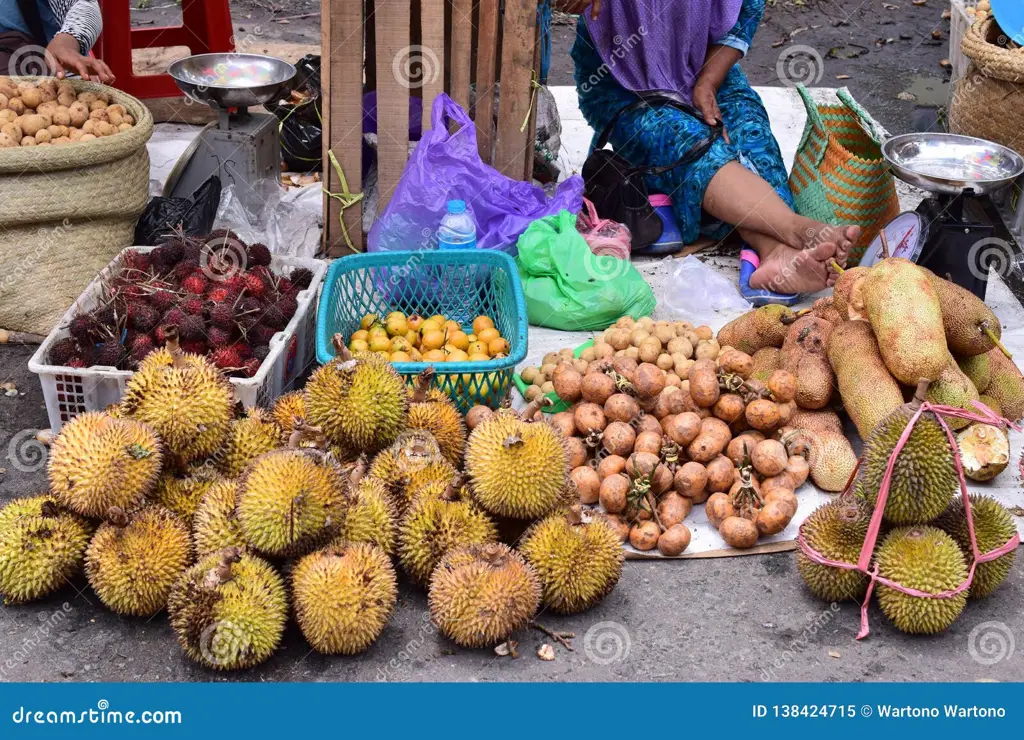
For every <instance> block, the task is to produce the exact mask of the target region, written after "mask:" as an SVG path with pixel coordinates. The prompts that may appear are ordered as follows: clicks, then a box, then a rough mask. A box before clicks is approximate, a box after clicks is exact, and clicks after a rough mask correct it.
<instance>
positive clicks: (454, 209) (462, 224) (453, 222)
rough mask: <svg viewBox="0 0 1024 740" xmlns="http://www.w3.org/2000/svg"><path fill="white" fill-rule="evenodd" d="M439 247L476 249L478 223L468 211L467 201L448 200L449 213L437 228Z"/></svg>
mask: <svg viewBox="0 0 1024 740" xmlns="http://www.w3.org/2000/svg"><path fill="white" fill-rule="evenodd" d="M437 248H438V249H476V224H475V223H473V217H472V216H470V215H469V214H468V213H467V212H466V201H464V200H450V201H448V213H446V214H445V215H444V218H442V219H441V227H440V228H439V229H438V230H437Z"/></svg>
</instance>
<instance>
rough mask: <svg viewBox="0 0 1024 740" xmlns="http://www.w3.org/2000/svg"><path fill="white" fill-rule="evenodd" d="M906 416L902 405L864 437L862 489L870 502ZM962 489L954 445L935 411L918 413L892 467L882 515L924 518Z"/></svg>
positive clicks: (907, 520) (893, 519)
mask: <svg viewBox="0 0 1024 740" xmlns="http://www.w3.org/2000/svg"><path fill="white" fill-rule="evenodd" d="M909 421H910V419H909V417H908V416H907V413H906V411H905V410H904V409H899V410H897V411H894V412H893V413H892V414H890V415H889V416H887V417H886V418H885V419H884V420H883V421H882V422H881V423H880V424H879V425H878V426H877V427H875V430H874V431H873V432H872V433H871V436H869V437H868V439H867V441H866V442H865V443H864V454H863V460H864V463H863V465H862V470H863V482H864V494H865V497H866V499H867V500H868V501H869V502H870V503H871V505H872V506H874V505H875V502H876V501H877V499H878V490H879V487H880V486H881V483H882V478H883V477H884V475H885V469H886V466H887V465H888V464H889V456H890V455H891V454H892V451H893V449H895V447H896V443H897V442H898V441H899V438H900V435H902V434H903V430H904V429H906V427H907V423H908V422H909ZM959 490H960V480H959V478H958V477H957V474H956V463H955V462H954V460H953V450H952V448H951V447H950V445H949V440H948V439H947V437H946V433H945V431H943V429H942V427H941V426H940V425H939V422H938V421H937V420H936V419H935V416H934V414H931V413H926V414H922V415H921V418H920V419H918V421H917V424H915V425H914V430H913V432H911V434H910V438H909V439H908V440H907V444H906V445H905V446H904V447H903V450H902V451H901V452H900V455H899V457H898V458H897V460H896V465H895V467H894V468H893V474H892V484H891V486H890V487H889V498H888V500H887V501H886V503H885V514H884V517H885V521H887V522H888V523H890V524H896V525H904V524H925V523H927V522H930V521H932V520H934V519H935V518H936V517H937V516H939V514H941V513H942V512H943V511H945V509H946V507H947V506H948V505H949V502H950V501H951V500H952V499H953V496H954V495H955V494H956V492H957V491H959Z"/></svg>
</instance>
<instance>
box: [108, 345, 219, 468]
mask: <svg viewBox="0 0 1024 740" xmlns="http://www.w3.org/2000/svg"><path fill="white" fill-rule="evenodd" d="M182 361H183V362H184V363H185V366H184V367H182V368H176V367H174V358H173V357H172V356H171V353H170V352H168V351H167V350H166V349H160V350H157V351H155V352H151V353H150V354H149V355H147V356H146V358H145V359H144V360H143V361H142V363H141V364H140V365H139V369H138V371H136V373H135V374H134V375H133V376H132V377H131V379H130V380H129V381H128V384H127V386H126V387H125V391H124V395H123V396H122V398H121V410H122V413H124V415H125V416H126V417H128V418H131V419H137V420H138V421H141V422H143V423H144V424H148V425H149V426H151V427H152V428H153V430H154V431H155V432H156V433H157V434H158V435H159V436H160V439H161V440H162V441H163V443H164V445H165V446H166V448H167V449H166V451H167V453H168V454H170V455H173V456H174V457H175V459H176V461H177V462H179V463H181V464H187V463H189V462H191V461H193V460H198V459H199V458H202V457H207V456H209V455H212V454H213V453H214V452H216V451H217V449H218V448H219V447H220V446H221V444H223V442H224V439H225V438H226V437H227V433H228V428H229V425H230V423H231V419H232V417H233V415H234V405H235V393H234V390H233V389H232V387H231V384H230V383H229V382H228V379H227V378H226V377H225V376H224V375H223V374H222V373H221V372H220V371H219V370H218V369H217V368H216V367H214V366H213V365H211V364H210V363H208V362H207V361H206V360H205V359H204V358H202V357H199V356H198V355H184V356H183V360H182Z"/></svg>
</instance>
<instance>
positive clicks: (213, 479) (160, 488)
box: [152, 472, 221, 523]
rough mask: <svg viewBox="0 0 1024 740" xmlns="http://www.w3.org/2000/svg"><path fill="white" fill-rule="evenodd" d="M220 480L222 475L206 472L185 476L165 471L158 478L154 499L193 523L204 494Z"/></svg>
mask: <svg viewBox="0 0 1024 740" xmlns="http://www.w3.org/2000/svg"><path fill="white" fill-rule="evenodd" d="M220 480H221V478H220V476H218V475H210V474H209V473H205V472H204V473H198V474H197V475H190V476H187V477H184V478H183V477H179V476H176V475H174V473H165V474H164V475H161V476H160V478H159V479H158V480H157V484H156V488H154V489H153V496H152V499H153V502H154V503H157V504H160V505H161V506H164V507H166V508H168V509H170V510H171V511H172V512H174V513H175V514H177V515H178V516H179V517H181V519H182V521H184V522H186V523H191V522H192V518H193V517H194V516H195V513H196V510H197V509H198V508H199V503H200V502H201V501H202V500H203V496H205V495H206V493H207V492H208V491H209V490H210V488H212V487H213V485H214V484H215V483H217V482H218V481H220Z"/></svg>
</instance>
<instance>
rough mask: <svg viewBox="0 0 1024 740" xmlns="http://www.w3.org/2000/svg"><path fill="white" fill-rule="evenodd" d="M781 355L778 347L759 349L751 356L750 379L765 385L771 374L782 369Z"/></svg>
mask: <svg viewBox="0 0 1024 740" xmlns="http://www.w3.org/2000/svg"><path fill="white" fill-rule="evenodd" d="M781 355H782V350H781V349H779V348H778V347H762V348H761V349H759V350H758V351H757V352H755V353H754V354H753V355H751V359H752V360H753V361H754V369H753V370H752V371H751V372H750V377H751V378H753V379H754V380H760V381H761V382H762V383H767V382H768V378H769V377H770V376H771V374H772V373H774V372H775V371H776V370H778V369H780V368H781V367H782V363H781V360H780V358H781Z"/></svg>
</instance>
